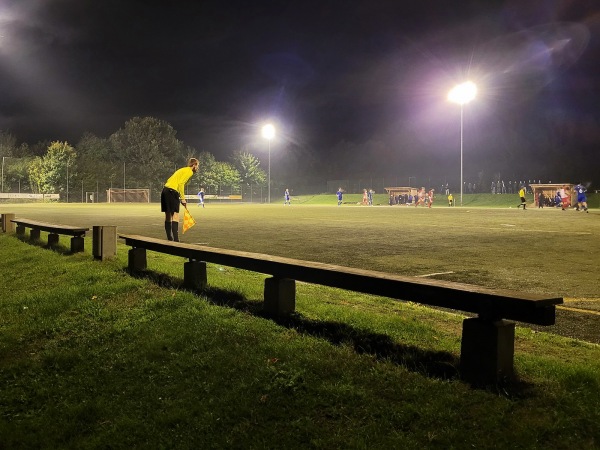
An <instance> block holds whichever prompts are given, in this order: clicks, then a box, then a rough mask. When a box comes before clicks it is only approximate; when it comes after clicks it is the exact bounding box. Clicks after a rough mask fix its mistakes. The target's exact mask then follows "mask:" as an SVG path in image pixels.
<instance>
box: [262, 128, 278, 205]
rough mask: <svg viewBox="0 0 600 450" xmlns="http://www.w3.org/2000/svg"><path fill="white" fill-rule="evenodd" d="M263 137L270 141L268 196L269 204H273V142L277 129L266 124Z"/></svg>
mask: <svg viewBox="0 0 600 450" xmlns="http://www.w3.org/2000/svg"><path fill="white" fill-rule="evenodd" d="M262 135H263V137H264V138H265V139H266V140H267V141H269V175H268V177H269V178H268V185H269V187H268V194H267V203H269V204H271V141H272V140H273V138H274V137H275V127H274V126H273V125H271V124H270V123H268V124H266V125H265V126H264V127H262Z"/></svg>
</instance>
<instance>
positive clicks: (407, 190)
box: [384, 187, 418, 197]
mask: <svg viewBox="0 0 600 450" xmlns="http://www.w3.org/2000/svg"><path fill="white" fill-rule="evenodd" d="M384 189H385V190H386V191H387V193H388V195H393V196H394V197H398V196H399V195H404V194H408V195H412V196H413V197H414V196H415V195H417V191H418V189H417V188H414V187H386V188H384Z"/></svg>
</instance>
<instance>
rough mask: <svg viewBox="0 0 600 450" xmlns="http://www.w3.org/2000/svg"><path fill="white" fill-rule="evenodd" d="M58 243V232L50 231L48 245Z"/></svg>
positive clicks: (52, 245)
mask: <svg viewBox="0 0 600 450" xmlns="http://www.w3.org/2000/svg"><path fill="white" fill-rule="evenodd" d="M56 245H58V234H56V233H50V234H49V235H48V247H54V246H56Z"/></svg>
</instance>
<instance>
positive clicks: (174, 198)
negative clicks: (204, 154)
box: [160, 158, 199, 242]
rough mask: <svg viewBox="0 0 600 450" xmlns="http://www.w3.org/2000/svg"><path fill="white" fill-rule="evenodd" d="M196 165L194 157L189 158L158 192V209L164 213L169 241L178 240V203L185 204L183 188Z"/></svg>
mask: <svg viewBox="0 0 600 450" xmlns="http://www.w3.org/2000/svg"><path fill="white" fill-rule="evenodd" d="M198 165H199V162H198V160H197V159H196V158H190V160H189V161H188V165H187V166H186V167H182V168H181V169H178V170H176V171H175V173H173V175H171V177H170V178H169V179H168V180H167V182H166V183H165V186H164V187H163V190H162V192H161V194H160V210H161V211H162V212H164V213H165V231H166V232H167V239H168V240H170V241H175V242H179V205H183V206H185V205H186V201H185V190H184V188H185V185H186V183H187V182H188V181H189V180H190V178H192V175H194V174H195V173H196V172H198Z"/></svg>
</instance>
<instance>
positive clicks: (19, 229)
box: [17, 225, 25, 236]
mask: <svg viewBox="0 0 600 450" xmlns="http://www.w3.org/2000/svg"><path fill="white" fill-rule="evenodd" d="M17 234H18V235H19V236H23V235H24V234H25V227H24V226H23V225H17Z"/></svg>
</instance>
